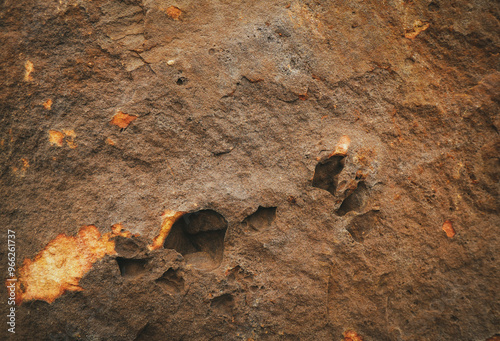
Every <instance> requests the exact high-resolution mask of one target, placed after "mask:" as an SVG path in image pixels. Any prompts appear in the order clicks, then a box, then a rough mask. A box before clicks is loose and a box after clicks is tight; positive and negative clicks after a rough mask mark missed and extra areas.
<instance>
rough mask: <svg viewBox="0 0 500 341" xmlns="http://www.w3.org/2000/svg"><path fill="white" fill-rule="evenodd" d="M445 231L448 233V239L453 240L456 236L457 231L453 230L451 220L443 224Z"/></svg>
mask: <svg viewBox="0 0 500 341" xmlns="http://www.w3.org/2000/svg"><path fill="white" fill-rule="evenodd" d="M443 231H444V232H445V233H446V236H448V238H453V237H454V236H455V234H456V232H455V229H454V228H453V225H452V223H451V221H449V220H446V221H445V222H444V223H443Z"/></svg>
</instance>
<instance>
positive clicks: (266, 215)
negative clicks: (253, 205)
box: [243, 206, 276, 231]
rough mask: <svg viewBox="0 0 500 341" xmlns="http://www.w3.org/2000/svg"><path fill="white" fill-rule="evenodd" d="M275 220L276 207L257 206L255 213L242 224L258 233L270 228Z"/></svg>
mask: <svg viewBox="0 0 500 341" xmlns="http://www.w3.org/2000/svg"><path fill="white" fill-rule="evenodd" d="M275 219H276V207H262V206H259V208H258V209H257V211H255V212H254V213H252V214H251V215H249V216H248V217H246V218H245V220H243V224H244V225H246V226H247V227H249V228H251V229H253V230H255V231H259V230H263V229H266V228H269V227H271V225H272V223H273V222H274V220H275Z"/></svg>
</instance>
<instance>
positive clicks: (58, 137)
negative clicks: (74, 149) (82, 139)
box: [49, 130, 64, 147]
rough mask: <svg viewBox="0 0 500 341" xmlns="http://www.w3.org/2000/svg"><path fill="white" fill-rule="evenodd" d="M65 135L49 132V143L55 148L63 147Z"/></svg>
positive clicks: (53, 131)
mask: <svg viewBox="0 0 500 341" xmlns="http://www.w3.org/2000/svg"><path fill="white" fill-rule="evenodd" d="M63 140H64V133H62V132H60V131H57V130H49V142H50V143H51V144H53V145H55V146H58V147H62V146H63Z"/></svg>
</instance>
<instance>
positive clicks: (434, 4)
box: [427, 1, 440, 12]
mask: <svg viewBox="0 0 500 341" xmlns="http://www.w3.org/2000/svg"><path fill="white" fill-rule="evenodd" d="M427 7H428V8H429V11H432V12H434V11H437V10H439V8H440V6H439V3H438V2H437V1H431V3H430V4H429V5H428V6H427Z"/></svg>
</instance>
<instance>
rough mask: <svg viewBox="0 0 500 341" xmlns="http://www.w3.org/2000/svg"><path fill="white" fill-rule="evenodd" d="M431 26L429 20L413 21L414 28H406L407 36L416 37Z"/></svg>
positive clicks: (409, 37)
mask: <svg viewBox="0 0 500 341" xmlns="http://www.w3.org/2000/svg"><path fill="white" fill-rule="evenodd" d="M429 26H430V24H429V23H428V22H425V21H421V20H415V22H414V23H413V28H411V29H409V30H406V32H405V38H408V39H415V38H416V37H417V36H418V35H419V34H420V33H421V32H423V31H425V30H426V29H428V28H429Z"/></svg>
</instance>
